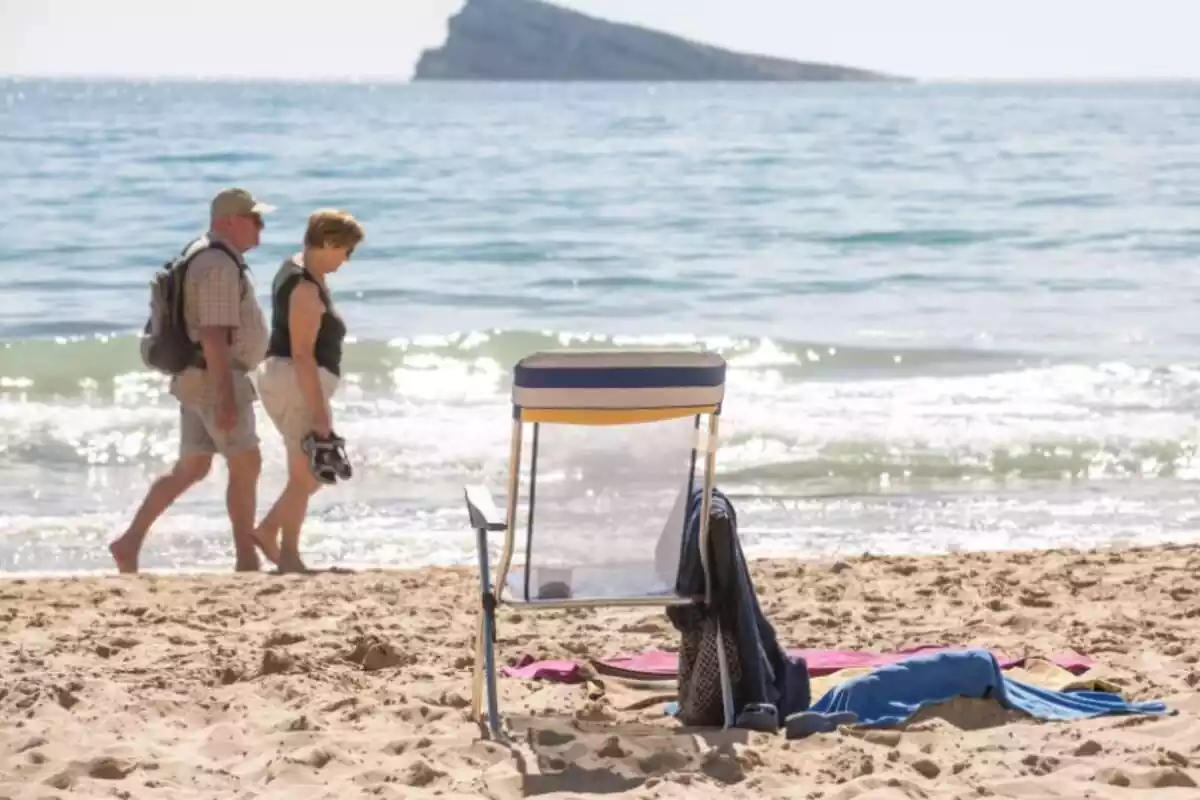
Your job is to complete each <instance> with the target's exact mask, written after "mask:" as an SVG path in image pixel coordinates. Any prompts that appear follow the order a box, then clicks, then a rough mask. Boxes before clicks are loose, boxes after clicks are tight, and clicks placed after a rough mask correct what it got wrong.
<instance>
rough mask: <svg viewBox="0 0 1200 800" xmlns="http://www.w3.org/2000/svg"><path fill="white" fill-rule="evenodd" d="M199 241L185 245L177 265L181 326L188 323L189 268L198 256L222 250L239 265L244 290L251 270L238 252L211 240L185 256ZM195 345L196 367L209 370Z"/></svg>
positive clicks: (176, 301) (199, 348)
mask: <svg viewBox="0 0 1200 800" xmlns="http://www.w3.org/2000/svg"><path fill="white" fill-rule="evenodd" d="M198 241H200V239H193V240H192V241H190V242H188V243H187V244H186V245H184V248H183V250H181V251H179V257H180V260H179V262H178V263H177V264H176V269H177V271H178V275H177V280H178V281H179V290H178V291H177V292H175V309H174V310H175V314H176V319H177V320H178V322H179V324H180V325H186V324H187V321H186V320H187V318H186V317H185V316H184V313H183V309H184V305H183V293H184V290H185V289H186V287H187V268H188V267H189V266H190V265H191V263H192V259H194V258H195V257H196V256H198V255H200V254H201V253H203V252H204V251H206V250H220V251H221V252H223V253H225V255H227V256H229V257H230V258H232V259H233V263H234V264H236V265H237V268H238V275H239V277H240V278H241V279H242V284H243V289H244V288H245V280H246V270H247V269H249V266H248V265H247V264H246V262H245V260H244V259H243V258H242V256H241V254H240V253H238V252H237V251H236V250H234V249H233V248H232V247H230V246H229V245H227V244H225V243H224V242H214V241H212V240H211V239H210V240H209V241H208V244H206V245H204V247H200V248H197V250H196V251H195V252H194V253H191V254H190V255H185V254H187V251H188V248H190V247H192V245H194V244H196V242H198ZM193 344H194V345H195V346H196V354H195V356H194V357H193V359H192V363H193V365H194V366H196V367H199V368H200V369H207V368H208V362H207V361H206V360H205V358H204V348H203V346H201V344H200V343H199V342H193Z"/></svg>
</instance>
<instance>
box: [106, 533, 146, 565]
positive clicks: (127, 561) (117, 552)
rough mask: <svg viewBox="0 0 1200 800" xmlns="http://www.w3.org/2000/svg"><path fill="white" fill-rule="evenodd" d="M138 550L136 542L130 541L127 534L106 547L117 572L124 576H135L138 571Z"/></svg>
mask: <svg viewBox="0 0 1200 800" xmlns="http://www.w3.org/2000/svg"><path fill="white" fill-rule="evenodd" d="M140 549H141V547H140V546H139V545H138V543H137V542H135V541H132V540H130V538H129V534H125V535H124V536H121V537H120V538H119V539H114V540H113V542H112V543H111V544H110V545H109V546H108V552H109V553H111V554H112V558H113V561H115V562H116V564H117V571H118V572H122V573H126V574H135V573H136V572H137V571H138V551H139V550H140Z"/></svg>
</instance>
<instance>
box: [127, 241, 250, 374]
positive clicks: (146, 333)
mask: <svg viewBox="0 0 1200 800" xmlns="http://www.w3.org/2000/svg"><path fill="white" fill-rule="evenodd" d="M193 244H195V242H194V241H193V242H191V243H189V244H188V246H187V247H185V248H184V249H183V250H182V251H181V252H180V254H179V255H178V256H176V257H175V258H173V259H171V260H170V261H168V262H167V263H165V264H163V266H162V268H161V269H160V270H159V271H158V272H157V273H155V275H154V278H153V280H151V281H150V316H149V318H148V319H147V320H146V327H145V328H144V329H143V330H142V336H141V352H142V361H143V362H144V363H145V364H146V366H147V367H149V368H150V369H153V370H155V371H157V372H162V373H164V374H166V375H178V374H179V373H181V372H183V371H184V370H185V369H187V368H188V367H192V366H203V365H204V354H203V350H202V349H201V347H200V345H199V344H197V343H196V342H193V341H192V340H191V339H190V338H189V337H188V332H187V324H186V322H185V321H184V317H183V287H184V283H185V281H186V279H187V268H188V265H189V264H190V263H191V261H192V259H193V258H195V257H196V256H197V255H199V254H200V253H203V252H204V251H205V250H207V249H209V248H213V247H215V248H217V249H218V250H222V251H224V252H225V253H227V254H228V255H229V257H230V258H232V259H233V260H234V262H236V263H237V265H238V267H239V268H241V267H242V259H241V257H240V256H239V255H238V254H237V253H236V252H234V250H233V249H232V248H230V247H228V246H226V245H225V244H223V243H221V242H209V243H208V245H207V246H205V247H200V248H197V249H196V251H195V252H193V253H190V254H189V253H188V249H189V248H190V247H191V246H192V245H193Z"/></svg>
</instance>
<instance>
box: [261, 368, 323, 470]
mask: <svg viewBox="0 0 1200 800" xmlns="http://www.w3.org/2000/svg"><path fill="white" fill-rule="evenodd" d="M317 376H318V377H319V379H320V381H321V394H322V395H323V396H324V397H325V402H327V403H328V402H329V398H331V397H333V393H334V392H335V391H337V387H338V377H337V376H336V375H334V374H333V373H332V372H330V371H329V370H327V369H324V368H323V367H317ZM258 396H259V399H261V400H262V404H263V409H264V410H265V411H266V412H267V416H268V417H270V418H271V422H273V423H274V424H275V427H276V429H278V430H279V434H280V435H281V436H282V437H283V441H284V444H286V445H287V447H288V449H289V450H292V449H296V450H299V448H300V442H301V440H303V439H304V437H305V436H307V435H308V434H309V433H310V432H311V431H312V429H313V412H312V409H311V408H310V407H309V405H308V401H307V400H305V398H304V392H303V391H302V390H301V389H300V382H299V381H298V380H297V379H296V367H295V365H294V364H293V363H292V360H291V359H290V358H280V357H278V356H271V357H270V358H268V359H267V360H266V361H264V362H263V363H262V366H260V367H259V368H258Z"/></svg>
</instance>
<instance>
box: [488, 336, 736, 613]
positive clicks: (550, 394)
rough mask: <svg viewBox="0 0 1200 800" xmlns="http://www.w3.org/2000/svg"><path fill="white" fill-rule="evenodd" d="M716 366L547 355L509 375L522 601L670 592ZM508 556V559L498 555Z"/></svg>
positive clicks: (700, 355)
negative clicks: (516, 454) (517, 454)
mask: <svg viewBox="0 0 1200 800" xmlns="http://www.w3.org/2000/svg"><path fill="white" fill-rule="evenodd" d="M724 390H725V361H724V359H723V358H722V357H721V356H720V355H718V354H716V353H708V352H701V351H694V350H653V351H646V350H632V351H630V350H619V351H617V350H611V351H594V350H593V351H557V352H547V353H538V354H535V355H533V356H529V357H528V358H525V359H523V360H522V361H521V362H519V363H518V364H517V366H516V369H515V370H514V374H513V417H514V421H515V423H516V430H515V431H514V436H519V437H520V439H519V441H520V458H519V461H518V464H517V468H518V470H519V480H518V481H517V484H516V486H517V492H516V493H512V492H511V485H510V497H512V502H513V505H512V506H511V507H510V513H509V520H510V528H509V531H510V533H509V536H510V540H511V542H512V545H513V546H512V547H511V548H510V550H511V549H515V551H516V553H515V555H516V556H517V557H518V558H519V559H520V560H521V561H522V562H524V568H523V569H522V570H520V571H517V572H513V573H511V574H510V575H508V578H509V580H508V584H507V587H506V588H507V590H508V591H509V592H510V593H512V594H515V595H517V596H518V597H519V598H520V600H522V601H525V602H539V601H541V602H548V601H557V602H563V603H564V604H568V603H569V602H573V601H578V602H588V601H593V602H600V601H613V602H620V601H622V600H631V601H632V600H638V599H653V598H663V599H664V600H665V599H669V598H673V597H674V588H675V579H676V574H677V572H678V567H679V556H680V549H681V543H682V536H683V530H684V524H685V514H684V511H685V509H686V505H687V500H688V498H689V497H690V496H691V494H692V492H693V491H696V490H699V489H702V488H703V487H704V486H705V485H706V483H705V481H706V476H705V472H704V465H705V460H704V451H703V449H700V448H699V445H700V443H701V442H702V441H707V439H706V437H705V434H706V433H707V431H708V429H709V423H710V421H711V420H712V419H713V418H714V417H715V415H717V414H719V412H720V408H721V403H722V402H723V400H724ZM510 555H512V553H511V552H510Z"/></svg>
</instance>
